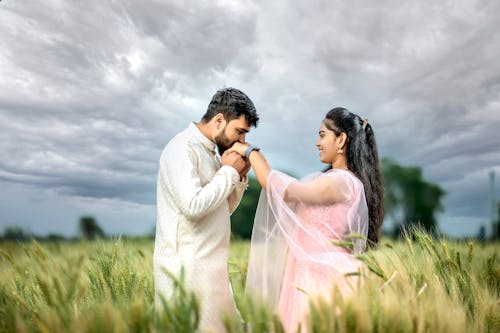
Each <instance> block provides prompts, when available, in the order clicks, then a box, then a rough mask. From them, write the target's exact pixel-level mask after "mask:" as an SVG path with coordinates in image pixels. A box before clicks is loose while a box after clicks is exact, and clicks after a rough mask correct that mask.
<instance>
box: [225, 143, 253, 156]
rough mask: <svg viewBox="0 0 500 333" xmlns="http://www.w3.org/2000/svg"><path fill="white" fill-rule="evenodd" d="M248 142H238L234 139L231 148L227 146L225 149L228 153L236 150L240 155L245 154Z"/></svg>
mask: <svg viewBox="0 0 500 333" xmlns="http://www.w3.org/2000/svg"><path fill="white" fill-rule="evenodd" d="M248 146H249V144H248V143H241V142H238V141H236V142H235V143H234V144H233V145H232V146H231V148H229V149H228V150H227V152H228V153H231V152H237V153H238V154H240V155H241V156H245V152H246V150H247V148H248Z"/></svg>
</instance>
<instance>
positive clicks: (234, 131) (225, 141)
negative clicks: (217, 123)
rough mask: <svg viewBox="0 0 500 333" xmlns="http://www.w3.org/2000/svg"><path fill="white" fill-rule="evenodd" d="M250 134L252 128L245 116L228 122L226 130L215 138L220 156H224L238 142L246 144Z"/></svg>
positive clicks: (223, 129)
mask: <svg viewBox="0 0 500 333" xmlns="http://www.w3.org/2000/svg"><path fill="white" fill-rule="evenodd" d="M248 132H250V126H249V125H248V122H247V120H246V118H245V116H244V115H241V116H240V117H239V118H236V119H233V120H231V121H229V122H226V125H225V126H224V128H222V130H221V132H220V133H219V134H218V135H217V136H216V137H215V144H216V145H217V149H218V150H219V154H221V155H222V154H223V153H224V152H225V151H226V150H227V149H229V148H230V147H231V146H232V145H233V143H235V142H236V141H239V142H245V135H246V134H247V133H248Z"/></svg>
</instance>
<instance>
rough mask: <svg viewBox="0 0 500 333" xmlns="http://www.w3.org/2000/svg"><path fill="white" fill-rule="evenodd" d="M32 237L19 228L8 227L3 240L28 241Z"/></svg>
mask: <svg viewBox="0 0 500 333" xmlns="http://www.w3.org/2000/svg"><path fill="white" fill-rule="evenodd" d="M31 237H32V236H31V234H30V233H28V232H25V231H24V230H23V229H22V228H19V227H7V228H5V231H4V233H3V237H2V238H3V239H4V240H8V241H26V240H28V239H30V238H31Z"/></svg>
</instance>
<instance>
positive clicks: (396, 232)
mask: <svg viewBox="0 0 500 333" xmlns="http://www.w3.org/2000/svg"><path fill="white" fill-rule="evenodd" d="M382 173H383V178H384V190H385V197H384V200H385V202H384V204H385V217H386V222H387V221H388V220H390V221H391V225H392V230H389V232H388V233H387V235H388V236H392V237H399V236H401V235H402V234H403V233H404V232H405V230H409V229H411V227H413V226H418V227H419V228H420V229H423V230H425V231H427V232H428V233H430V234H434V235H437V234H439V228H438V221H437V217H436V216H437V214H438V213H439V212H442V211H444V208H443V204H442V200H443V198H444V196H445V195H446V192H445V191H444V190H443V189H442V188H441V187H440V186H439V185H437V184H434V183H432V182H429V181H427V180H425V179H424V177H423V174H422V169H421V168H420V167H416V166H409V167H405V166H401V165H399V164H398V163H397V162H396V161H394V160H392V159H388V158H383V159H382ZM248 183H249V186H248V189H247V191H246V192H245V195H244V196H243V199H242V200H241V203H240V205H239V206H238V208H237V210H236V211H235V212H234V213H233V215H232V216H231V231H232V233H233V235H234V237H237V238H242V239H250V237H251V236H252V227H253V220H254V216H255V210H256V208H257V203H258V201H259V197H260V193H261V187H260V185H259V183H258V182H257V180H256V179H255V178H253V177H249V180H248ZM498 225H500V223H499V224H498ZM385 230H387V228H385ZM78 231H79V233H78V236H77V237H73V238H71V239H73V240H78V239H86V240H95V239H99V238H106V237H107V235H106V234H105V233H104V231H103V229H102V228H101V227H100V226H99V224H98V223H97V220H96V219H95V218H94V217H92V216H82V217H81V218H80V220H79V222H78ZM498 234H499V235H496V238H499V236H500V230H499V232H498ZM144 237H149V238H154V231H153V232H152V233H151V234H149V235H145V236H143V237H142V238H144ZM477 237H478V238H480V239H484V238H485V235H484V226H483V227H482V229H481V228H478V235H477ZM32 238H35V239H42V240H63V239H66V238H65V237H63V236H60V235H56V234H51V235H48V236H46V237H39V236H36V235H32V234H30V233H28V232H26V231H24V230H22V229H21V228H18V227H9V228H6V229H5V231H4V234H3V236H0V239H4V240H21V241H22V240H29V239H32Z"/></svg>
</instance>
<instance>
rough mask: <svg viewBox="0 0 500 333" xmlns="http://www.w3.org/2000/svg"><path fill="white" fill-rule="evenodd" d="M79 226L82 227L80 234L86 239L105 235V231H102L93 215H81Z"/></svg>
mask: <svg viewBox="0 0 500 333" xmlns="http://www.w3.org/2000/svg"><path fill="white" fill-rule="evenodd" d="M78 227H79V229H80V234H81V235H82V237H83V238H85V239H89V240H93V239H95V238H97V237H104V231H102V229H101V227H100V226H99V225H98V224H97V221H96V220H95V218H93V217H92V216H82V217H80V222H79V225H78Z"/></svg>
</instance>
